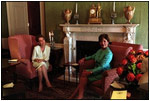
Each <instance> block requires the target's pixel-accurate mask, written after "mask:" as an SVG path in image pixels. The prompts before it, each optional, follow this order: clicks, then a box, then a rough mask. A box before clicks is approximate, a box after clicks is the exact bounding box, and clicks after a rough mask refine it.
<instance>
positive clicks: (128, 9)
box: [123, 6, 135, 24]
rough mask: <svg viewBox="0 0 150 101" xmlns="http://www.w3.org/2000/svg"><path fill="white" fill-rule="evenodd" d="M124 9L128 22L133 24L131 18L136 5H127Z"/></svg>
mask: <svg viewBox="0 0 150 101" xmlns="http://www.w3.org/2000/svg"><path fill="white" fill-rule="evenodd" d="M123 10H124V15H125V18H126V19H127V24H131V19H132V18H133V16H134V12H135V7H131V6H127V7H125V8H124V9H123Z"/></svg>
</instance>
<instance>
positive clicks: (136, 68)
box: [117, 50, 148, 85]
mask: <svg viewBox="0 0 150 101" xmlns="http://www.w3.org/2000/svg"><path fill="white" fill-rule="evenodd" d="M146 57H148V51H146V52H144V51H143V50H139V51H137V52H135V51H134V50H131V51H130V52H129V54H128V55H127V57H126V58H124V59H123V60H122V63H121V64H120V66H119V67H118V68H117V73H118V75H119V77H120V78H119V79H120V81H125V82H126V84H128V85H138V81H139V79H140V78H141V76H142V74H143V73H142V72H141V68H142V60H143V59H144V58H146Z"/></svg>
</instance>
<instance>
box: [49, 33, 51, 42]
mask: <svg viewBox="0 0 150 101" xmlns="http://www.w3.org/2000/svg"><path fill="white" fill-rule="evenodd" d="M49 41H50V42H51V32H49Z"/></svg>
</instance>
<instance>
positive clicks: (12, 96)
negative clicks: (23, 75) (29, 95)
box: [2, 83, 26, 100]
mask: <svg viewBox="0 0 150 101" xmlns="http://www.w3.org/2000/svg"><path fill="white" fill-rule="evenodd" d="M25 91H26V89H25V85H24V84H23V83H17V84H15V85H14V87H13V88H3V87H2V99H4V100H6V99H9V100H16V99H25Z"/></svg>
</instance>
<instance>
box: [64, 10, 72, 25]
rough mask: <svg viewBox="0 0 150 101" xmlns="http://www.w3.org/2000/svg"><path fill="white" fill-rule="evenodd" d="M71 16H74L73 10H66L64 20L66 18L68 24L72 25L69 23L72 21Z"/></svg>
mask: <svg viewBox="0 0 150 101" xmlns="http://www.w3.org/2000/svg"><path fill="white" fill-rule="evenodd" d="M71 16H72V10H70V9H66V10H65V11H64V18H65V20H66V24H70V23H69V21H70V19H71Z"/></svg>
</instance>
